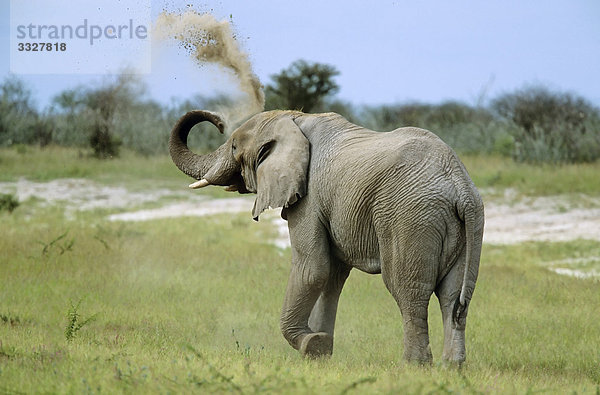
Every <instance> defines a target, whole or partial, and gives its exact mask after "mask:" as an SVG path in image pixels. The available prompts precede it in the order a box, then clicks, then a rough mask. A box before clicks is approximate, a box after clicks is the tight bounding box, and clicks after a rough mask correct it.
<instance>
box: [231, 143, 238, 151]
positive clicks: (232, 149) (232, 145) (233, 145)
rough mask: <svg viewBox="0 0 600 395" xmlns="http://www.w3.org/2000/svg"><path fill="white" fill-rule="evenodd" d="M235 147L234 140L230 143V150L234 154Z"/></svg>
mask: <svg viewBox="0 0 600 395" xmlns="http://www.w3.org/2000/svg"><path fill="white" fill-rule="evenodd" d="M236 150H237V147H236V146H235V142H234V143H232V144H231V151H232V152H233V153H234V154H235V151H236Z"/></svg>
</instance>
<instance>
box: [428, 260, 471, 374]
mask: <svg viewBox="0 0 600 395" xmlns="http://www.w3.org/2000/svg"><path fill="white" fill-rule="evenodd" d="M463 259H464V257H463ZM462 267H463V266H461V260H460V259H459V260H458V262H457V263H456V264H455V265H454V267H453V268H452V269H451V270H450V272H449V273H448V274H447V275H446V277H444V279H443V280H442V281H441V282H440V284H439V285H438V287H437V289H436V294H437V297H438V299H439V302H440V309H441V311H442V320H443V321H444V352H443V354H442V359H443V361H444V362H447V363H451V364H457V365H461V364H462V363H463V362H464V361H465V359H466V347H465V328H466V324H467V312H468V303H466V306H458V305H457V303H458V304H460V302H459V300H458V298H459V295H460V289H461V284H462V271H461V270H460V269H461V268H462ZM467 302H468V300H467Z"/></svg>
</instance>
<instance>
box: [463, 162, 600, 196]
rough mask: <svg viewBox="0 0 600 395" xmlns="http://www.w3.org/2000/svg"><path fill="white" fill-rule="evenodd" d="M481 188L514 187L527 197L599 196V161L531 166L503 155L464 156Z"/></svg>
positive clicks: (474, 179)
mask: <svg viewBox="0 0 600 395" xmlns="http://www.w3.org/2000/svg"><path fill="white" fill-rule="evenodd" d="M461 159H462V160H463V162H464V164H465V166H466V168H467V170H468V171H469V174H470V175H471V177H472V178H473V181H474V182H475V185H477V187H478V188H485V190H486V191H487V192H490V189H494V190H496V191H503V190H504V189H506V188H512V189H514V190H516V191H517V192H518V193H520V194H522V195H527V196H548V195H560V194H587V195H594V196H598V195H600V178H599V176H598V175H599V174H600V162H596V163H584V164H570V165H555V166H553V165H532V164H526V163H517V162H514V161H513V160H511V159H509V158H505V157H500V156H479V155H463V156H461Z"/></svg>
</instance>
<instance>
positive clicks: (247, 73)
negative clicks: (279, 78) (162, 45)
mask: <svg viewBox="0 0 600 395" xmlns="http://www.w3.org/2000/svg"><path fill="white" fill-rule="evenodd" d="M152 36H153V39H157V40H161V41H168V40H175V41H176V42H178V43H179V45H180V46H182V47H183V48H184V49H185V50H186V51H187V52H188V53H189V55H190V57H191V58H192V59H193V60H194V61H195V62H197V63H198V64H199V65H200V66H202V65H203V64H205V63H213V64H216V65H218V66H219V67H220V68H223V69H224V70H226V71H228V72H230V73H233V75H234V77H235V78H236V79H237V81H238V84H239V89H240V90H241V92H242V93H243V95H242V96H241V97H240V98H237V99H233V100H232V102H231V103H230V104H228V105H223V106H222V107H221V108H218V109H217V110H218V111H219V112H220V113H221V114H222V116H223V118H224V120H225V122H226V125H228V127H231V126H234V125H237V124H239V123H240V122H241V121H243V120H245V119H246V118H248V117H250V116H251V115H254V114H256V113H258V112H260V111H262V110H263V108H264V104H265V96H264V92H263V89H262V85H261V83H260V81H259V79H258V77H257V76H256V74H254V72H253V71H252V65H251V64H250V61H249V59H248V55H247V54H246V53H245V52H243V51H242V50H241V48H240V46H239V43H238V41H237V40H236V38H235V34H234V32H233V30H232V28H231V24H230V22H229V21H228V20H222V21H218V20H217V19H216V18H215V17H214V16H213V15H211V14H209V13H199V12H197V11H194V10H187V11H185V12H182V13H176V12H167V11H163V12H162V13H161V14H160V15H159V16H158V19H157V20H156V23H155V24H154V27H153V34H152Z"/></svg>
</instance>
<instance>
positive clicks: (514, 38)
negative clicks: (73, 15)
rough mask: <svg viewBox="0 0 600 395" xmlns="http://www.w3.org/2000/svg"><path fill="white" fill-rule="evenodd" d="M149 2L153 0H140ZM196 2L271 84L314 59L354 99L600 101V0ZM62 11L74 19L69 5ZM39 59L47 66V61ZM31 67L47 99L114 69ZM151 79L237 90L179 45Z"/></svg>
mask: <svg viewBox="0 0 600 395" xmlns="http://www.w3.org/2000/svg"><path fill="white" fill-rule="evenodd" d="M14 1H19V2H27V0H14ZM60 1H62V0H53V2H54V3H58V2H60ZM140 2H141V3H144V0H132V1H131V3H132V4H134V3H135V4H138V5H139V3H140ZM147 2H148V1H146V3H147ZM64 3H65V4H69V3H70V2H68V1H66V2H64ZM92 3H93V4H107V3H109V2H107V1H106V0H104V2H103V1H101V0H95V1H94V2H92ZM119 3H120V4H123V3H125V4H127V3H128V2H127V1H124V0H122V1H121V2H119ZM190 3H193V2H191V1H189V0H187V1H178V0H171V1H164V0H153V1H151V6H152V8H151V15H152V18H153V19H154V18H156V15H157V14H158V13H159V12H160V11H162V10H163V9H166V10H169V11H174V10H177V9H184V8H185V6H186V4H190ZM8 4H9V2H8V1H6V0H3V1H2V4H1V5H0V18H1V26H0V45H1V46H2V52H3V55H2V57H1V61H0V78H1V79H4V78H5V77H6V76H7V75H9V70H10V62H9V59H10V54H11V51H14V49H13V48H11V45H10V39H9V37H10V35H11V34H15V32H12V31H11V30H10V24H9V21H10V12H9V6H8ZM195 7H196V9H197V10H199V11H209V12H212V13H213V14H214V15H215V16H216V17H217V18H218V19H223V18H226V19H228V18H230V15H231V16H232V20H233V23H234V29H235V31H236V33H237V37H238V38H239V40H240V42H241V45H242V47H243V49H244V50H245V51H246V52H248V54H249V57H250V60H251V62H252V64H253V66H254V71H255V73H256V74H257V75H258V76H259V78H260V80H261V81H262V82H263V84H266V83H268V82H269V81H270V79H269V77H270V76H271V75H272V74H274V73H277V72H279V71H280V70H281V69H283V68H285V67H287V66H288V65H289V64H290V63H291V62H293V61H294V60H296V59H306V60H309V61H315V62H322V63H328V64H331V65H333V66H335V67H336V68H337V69H338V70H339V71H340V73H341V74H340V76H338V77H337V82H338V83H339V85H340V86H341V90H340V92H339V93H338V97H339V98H341V99H343V100H348V101H350V102H352V103H354V104H383V103H395V102H408V101H421V102H432V103H438V102H441V101H444V100H450V99H454V100H460V101H463V102H466V103H468V104H477V103H478V102H479V101H480V100H482V99H483V102H484V103H485V101H486V100H489V99H490V98H493V97H495V96H497V95H498V94H500V93H503V92H508V91H512V90H514V89H516V88H520V87H523V86H525V85H526V84H535V83H540V84H544V85H546V86H548V87H550V88H551V89H556V90H561V91H570V92H574V93H577V94H580V95H582V96H584V97H586V98H587V99H589V100H590V101H591V102H592V103H594V104H595V105H596V106H600V78H599V77H598V74H599V71H600V1H598V0H581V1H573V0H571V1H567V0H565V1H554V0H546V1H538V0H533V1H522V0H521V1H513V0H501V1H497V0H488V1H452V2H449V1H441V0H435V1H404V0H396V1H373V2H367V1H349V0H335V1H324V0H305V1H303V2H301V3H299V2H287V1H266V0H252V1H239V0H238V1H233V0H220V1H214V2H213V1H203V2H202V3H197V5H196V6H195ZM61 13H62V14H63V16H65V17H66V18H68V17H69V7H68V6H67V7H66V8H64V9H62V10H61ZM77 22H78V20H77V21H76V20H74V21H73V23H77ZM43 23H50V22H48V21H43ZM39 59H42V60H40V61H39V69H40V71H42V72H43V70H44V61H43V58H39ZM19 77H20V78H22V79H23V80H24V81H25V82H26V83H27V85H28V86H29V87H30V88H31V90H32V91H33V93H34V97H35V99H36V101H37V102H38V104H39V105H40V106H41V107H43V106H44V105H46V104H47V103H48V101H49V100H50V98H51V97H52V96H53V95H55V94H56V93H58V92H60V91H61V90H63V89H66V88H72V87H74V86H76V85H78V84H90V83H94V84H97V83H99V82H100V81H102V79H103V78H105V77H103V76H101V75H86V74H78V73H72V74H39V75H36V74H25V75H19ZM142 78H143V79H144V80H145V81H146V82H147V84H148V86H149V90H148V94H149V95H150V96H151V97H153V98H154V99H156V100H159V101H161V102H165V103H168V102H169V101H170V100H172V99H173V98H175V99H185V98H188V97H191V96H193V95H195V94H201V95H206V96H210V95H213V94H216V93H219V92H231V90H232V88H231V83H230V82H229V80H228V78H227V74H226V73H221V72H219V71H218V70H217V69H215V68H211V67H198V66H197V65H196V64H194V63H193V62H192V61H190V60H189V59H188V58H187V55H186V54H185V52H184V51H182V50H178V49H177V48H173V49H170V50H165V51H160V52H159V53H153V54H152V64H151V72H150V73H149V74H145V75H143V76H142Z"/></svg>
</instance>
